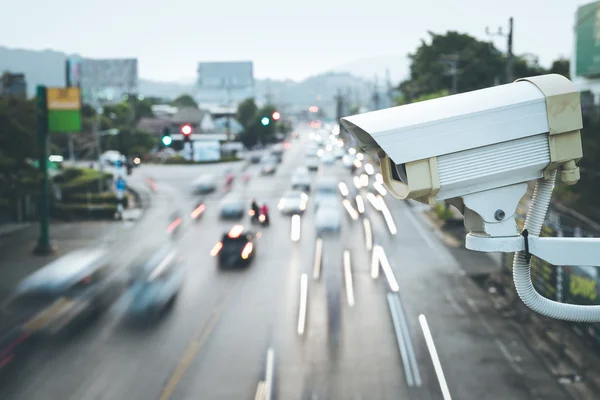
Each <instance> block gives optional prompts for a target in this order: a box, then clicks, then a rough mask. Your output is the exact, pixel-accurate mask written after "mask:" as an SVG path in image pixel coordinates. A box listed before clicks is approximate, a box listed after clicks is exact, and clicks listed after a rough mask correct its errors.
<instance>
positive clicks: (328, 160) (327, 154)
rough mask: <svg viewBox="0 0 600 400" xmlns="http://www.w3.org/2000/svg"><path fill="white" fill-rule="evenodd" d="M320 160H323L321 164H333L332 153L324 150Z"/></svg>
mask: <svg viewBox="0 0 600 400" xmlns="http://www.w3.org/2000/svg"><path fill="white" fill-rule="evenodd" d="M321 161H323V164H325V165H333V163H334V162H335V157H334V156H333V154H331V152H329V151H326V152H325V154H323V156H322V157H321Z"/></svg>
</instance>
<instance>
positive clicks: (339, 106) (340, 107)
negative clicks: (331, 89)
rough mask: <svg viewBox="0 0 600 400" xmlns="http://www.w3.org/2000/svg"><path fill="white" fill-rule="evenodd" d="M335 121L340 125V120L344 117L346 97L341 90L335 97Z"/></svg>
mask: <svg viewBox="0 0 600 400" xmlns="http://www.w3.org/2000/svg"><path fill="white" fill-rule="evenodd" d="M335 105H336V107H335V108H336V112H335V119H336V122H337V123H338V124H339V123H340V119H341V118H342V117H343V116H344V96H343V95H342V91H341V90H340V89H338V90H337V95H336V96H335Z"/></svg>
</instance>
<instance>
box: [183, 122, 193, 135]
mask: <svg viewBox="0 0 600 400" xmlns="http://www.w3.org/2000/svg"><path fill="white" fill-rule="evenodd" d="M181 134H182V135H184V136H189V135H191V134H192V126H191V125H189V124H185V125H182V126H181Z"/></svg>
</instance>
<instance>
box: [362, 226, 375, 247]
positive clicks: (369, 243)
mask: <svg viewBox="0 0 600 400" xmlns="http://www.w3.org/2000/svg"><path fill="white" fill-rule="evenodd" d="M363 226H364V228H365V246H366V247H367V250H368V251H371V250H372V249H373V231H372V230H371V221H369V218H365V219H363Z"/></svg>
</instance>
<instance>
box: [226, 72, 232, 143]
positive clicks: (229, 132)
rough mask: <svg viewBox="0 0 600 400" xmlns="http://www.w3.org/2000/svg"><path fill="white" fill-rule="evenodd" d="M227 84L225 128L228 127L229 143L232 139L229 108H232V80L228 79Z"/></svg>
mask: <svg viewBox="0 0 600 400" xmlns="http://www.w3.org/2000/svg"><path fill="white" fill-rule="evenodd" d="M225 85H226V86H225V90H226V92H227V100H226V102H227V107H226V114H225V117H226V120H225V128H226V135H227V143H229V142H230V141H231V117H230V116H229V109H230V108H231V81H230V79H227V81H226V83H225Z"/></svg>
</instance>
